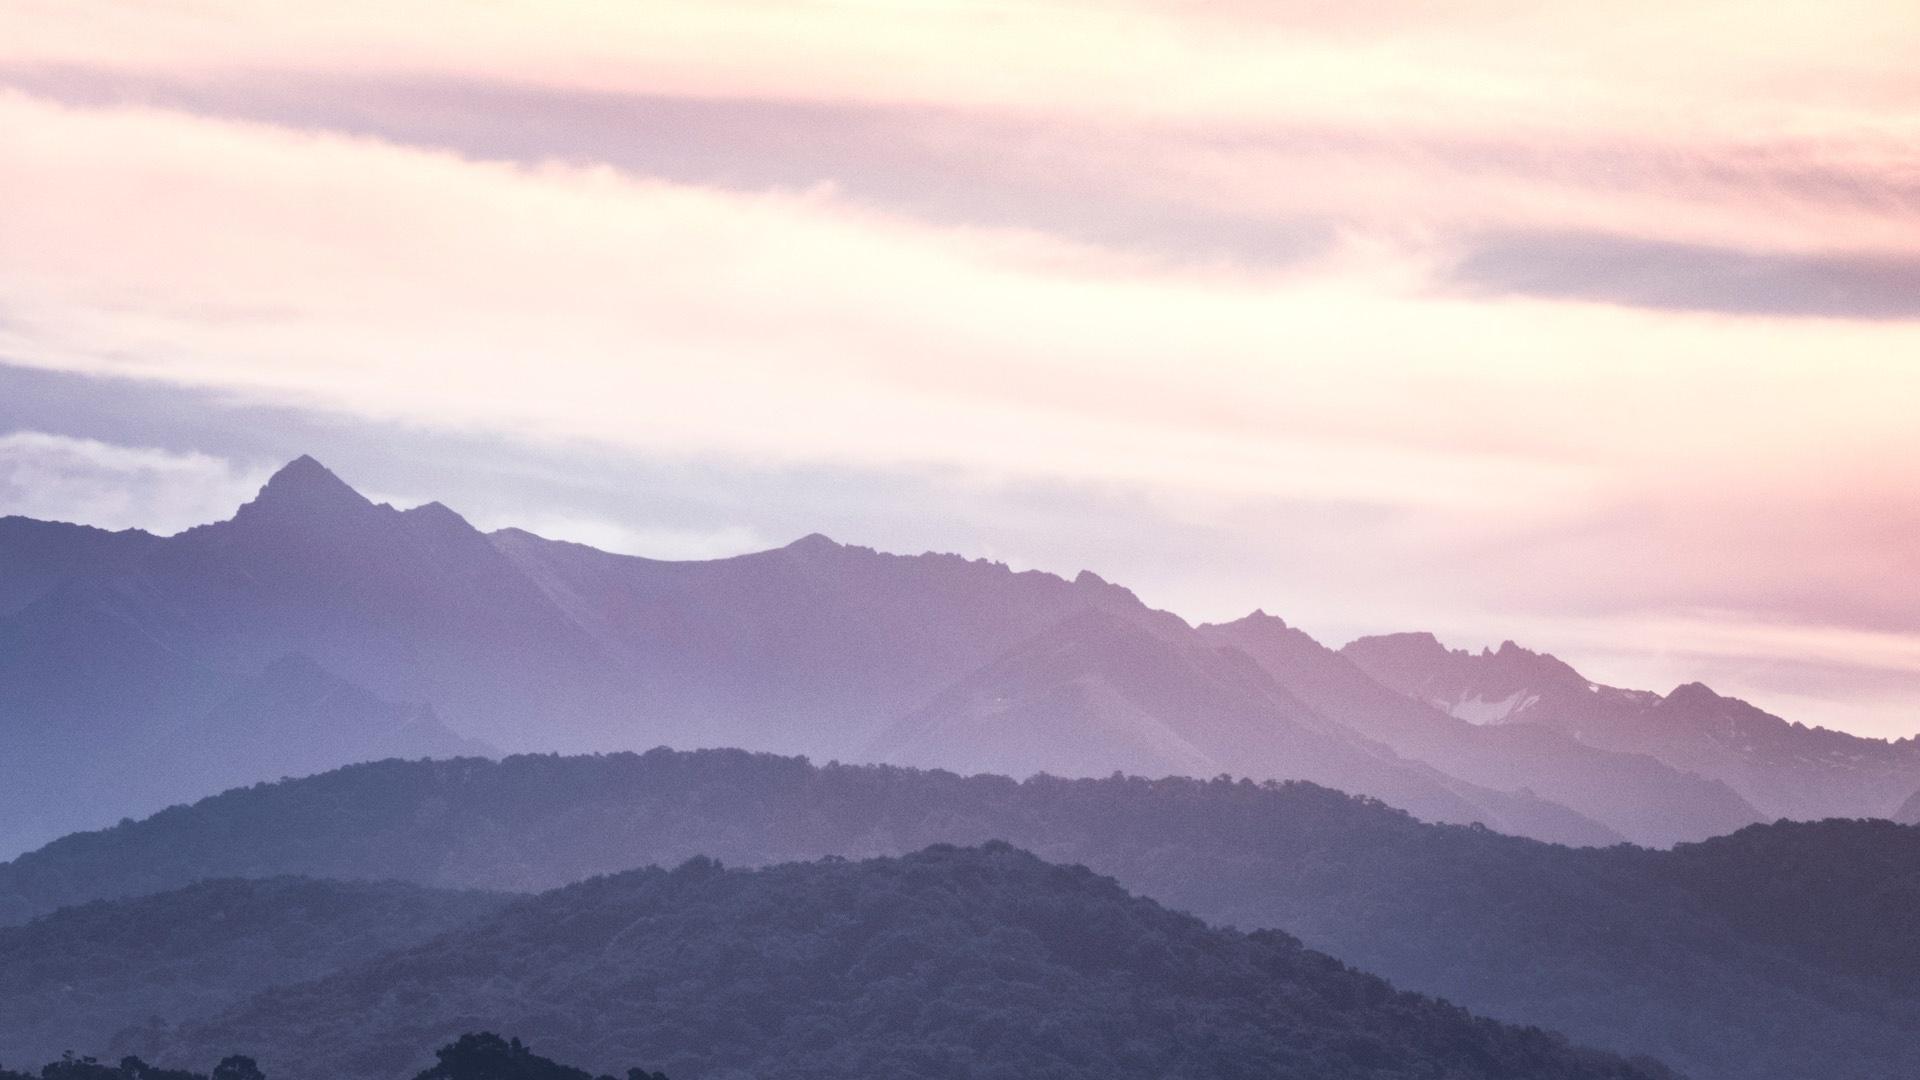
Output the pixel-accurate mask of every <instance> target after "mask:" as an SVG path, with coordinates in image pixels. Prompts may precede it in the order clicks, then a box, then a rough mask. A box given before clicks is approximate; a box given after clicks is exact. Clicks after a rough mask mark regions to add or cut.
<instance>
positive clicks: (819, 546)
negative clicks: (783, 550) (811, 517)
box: [787, 532, 840, 553]
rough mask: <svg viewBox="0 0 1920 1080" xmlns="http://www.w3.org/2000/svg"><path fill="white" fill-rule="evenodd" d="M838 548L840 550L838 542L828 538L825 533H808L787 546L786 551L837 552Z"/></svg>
mask: <svg viewBox="0 0 1920 1080" xmlns="http://www.w3.org/2000/svg"><path fill="white" fill-rule="evenodd" d="M839 548H840V544H839V542H838V541H836V540H834V538H833V537H831V536H828V535H827V534H825V533H817V532H814V533H808V534H807V535H805V536H803V537H801V538H800V539H798V540H795V541H794V542H793V543H791V544H788V545H787V550H788V551H798V552H802V553H805V552H821V551H837V550H839Z"/></svg>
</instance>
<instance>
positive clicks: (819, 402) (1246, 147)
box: [0, 0, 1920, 736]
mask: <svg viewBox="0 0 1920 1080" xmlns="http://www.w3.org/2000/svg"><path fill="white" fill-rule="evenodd" d="M396 7H399V8H400V9H401V10H399V11H398V12H397V13H396ZM1443 9H1444V12H1445V15H1446V17H1445V18H1444V19H1442V18H1440V15H1441V13H1442V11H1443ZM1916 55H1920V6H1916V5H1913V4H1911V3H1892V2H1879V3H1866V2H1855V3H1838V4H1836V3H1822V4H1818V5H1814V4H1768V5H1763V6H1760V7H1758V8H1756V6H1755V5H1750V4H1733V3H1696V4H1688V5H1682V6H1681V10H1676V9H1675V5H1672V4H1653V3H1639V2H1631V3H1625V4H1610V5H1592V4H1567V3H1547V4H1538V3H1534V4H1519V3H1503V2H1478V3H1469V4H1455V5H1422V4H1397V3H1356V4H1337V3H1321V2H1311V0H1295V2H1285V3H1278V4H1240V3H1232V2H1219V3H1200V4H1175V3H1170V2H1169V3H1151V2H1147V0H1135V2H1131V3H1118V4H1108V5H1103V6H1101V7H1100V8H1099V9H1098V10H1097V11H1096V10H1095V9H1094V8H1092V7H1090V6H1087V5H1079V4H1054V3H993V4H952V3H924V4H880V3H856V2H838V3H829V2H813V3H778V4H771V3H756V2H741V3H699V4H665V3H618V4H615V3H586V2H576V3H552V2H539V3H535V2H531V0H526V2H499V3H490V4H484V5H474V4H451V3H425V4H410V5H400V6H396V5H394V4H392V3H378V4H376V3H370V2H357V0H356V2H335V3H310V4H308V3H272V4H239V3H223V2H217V0H188V2H181V3H164V4H163V3H150V2H128V3H104V2H93V3H89V2H56V0H44V2H41V0H26V2H18V0H16V2H12V3H4V4H0V514H3V513H21V514H27V515H30V516H36V517H57V518H68V519H76V520H83V521H91V522H94V523H98V524H102V525H105V526H109V527H127V526H136V525H137V526H144V527H149V528H154V529H161V530H172V529H178V528H181V527H184V526H185V525H188V524H191V523H194V522H195V521H199V520H208V519H210V518H212V517H216V516H225V515H226V514H227V512H228V511H230V509H231V505H230V503H231V501H234V500H238V499H242V498H245V497H246V496H247V492H248V491H249V490H250V489H251V488H252V487H254V486H257V484H258V482H259V479H260V477H261V476H262V475H264V470H266V469H267V468H269V467H270V466H272V465H274V464H277V463H278V462H279V461H280V460H284V459H285V458H286V457H290V456H291V455H292V454H294V453H300V452H303V451H304V450H305V449H307V447H306V446H302V445H293V435H292V433H291V432H289V434H288V439H289V443H288V445H279V444H275V443H272V442H271V440H270V439H263V438H261V437H256V436H249V439H248V440H240V439H238V438H237V437H227V436H223V435H221V434H220V432H221V430H222V426H223V423H226V422H223V420H222V419H221V418H222V417H239V416H242V415H255V414H257V411H259V410H275V411H276V415H293V416H299V417H304V418H306V422H309V423H311V424H313V425H314V426H315V428H318V429H325V430H327V431H331V432H333V435H331V436H328V437H331V438H336V439H337V440H338V441H339V444H340V445H342V446H353V445H357V444H364V443H366V442H369V441H371V442H378V441H379V440H382V439H388V438H392V439H395V440H398V439H401V438H402V437H403V436H404V438H405V439H409V440H419V441H424V442H426V443H434V442H435V441H440V442H441V443H442V444H444V445H447V446H453V445H464V443H465V441H473V442H480V443H485V444H488V445H489V446H491V447H493V448H494V450H493V453H494V455H495V456H494V457H492V458H489V459H488V460H487V461H485V462H480V461H478V459H474V460H475V462H476V463H475V464H473V466H472V470H473V471H472V472H471V473H470V474H469V475H468V479H467V480H466V481H464V482H465V483H466V484H467V485H468V489H469V490H471V491H473V492H474V496H473V502H472V503H471V504H469V505H462V506H460V507H459V509H461V510H462V511H464V512H467V513H468V514H469V515H470V516H471V517H472V518H473V519H474V520H475V522H476V523H478V524H484V525H487V526H490V527H498V526H502V525H507V524H525V525H528V526H530V527H534V528H545V529H547V530H548V531H553V532H556V533H565V534H569V535H570V536H572V537H576V538H580V539H586V540H589V541H590V542H595V543H603V544H610V545H612V546H624V547H626V548H628V549H630V550H634V551H636V552H639V553H643V554H654V555H661V556H668V557H687V556H705V555H718V554H731V553H735V552H737V551H741V550H746V549H748V548H751V547H754V546H757V545H761V544H769V543H784V542H786V541H788V540H790V539H792V538H793V536H795V535H799V533H800V532H802V531H806V530H805V529H800V528H795V527H794V521H795V517H794V514H793V513H792V511H791V507H784V506H782V505H780V504H779V502H778V500H777V499H775V498H772V497H768V498H761V497H759V495H758V494H757V493H758V492H761V491H770V490H774V489H778V488H782V487H785V486H787V485H794V486H802V485H804V486H807V487H809V489H810V490H821V491H826V492H830V493H831V498H830V500H829V501H828V502H826V503H823V504H821V506H820V507H819V509H818V513H817V515H816V516H818V517H819V518H820V519H821V521H820V525H819V527H820V528H822V529H823V530H824V531H827V532H830V533H831V534H832V535H834V536H835V538H836V539H839V540H842V541H846V542H850V543H860V544H871V545H874V546H877V547H881V548H885V549H893V550H913V551H918V550H921V549H923V548H929V547H935V548H946V547H960V548H961V549H962V551H963V553H965V554H968V555H974V556H986V557H991V558H996V559H1002V560H1005V561H1007V562H1010V563H1012V564H1014V565H1016V566H1021V567H1040V568H1044V569H1049V570H1054V571H1059V572H1063V573H1065V574H1067V575H1069V576H1070V575H1071V574H1072V573H1074V572H1075V571H1077V570H1079V569H1081V568H1082V567H1090V568H1093V569H1096V570H1098V571H1099V572H1100V573H1101V574H1102V575H1104V576H1106V577H1108V578H1110V579H1113V580H1116V581H1125V582H1127V583H1128V584H1130V585H1132V586H1134V587H1135V588H1137V589H1138V591H1139V592H1140V593H1141V596H1142V598H1143V599H1145V600H1146V601H1148V602H1149V603H1152V604H1154V605H1157V606H1161V607H1165V608H1168V609H1170V610H1173V611H1175V612H1177V613H1179V614H1181V615H1183V616H1187V617H1189V618H1192V619H1195V620H1198V619H1203V618H1204V619H1218V618H1230V617H1237V616H1238V615H1241V614H1244V613H1245V611H1246V610H1248V609H1251V608H1253V607H1255V606H1262V607H1265V608H1266V609H1267V610H1269V611H1274V612H1277V613H1279V614H1281V615H1283V616H1284V617H1286V618H1287V619H1288V620H1289V621H1290V622H1294V623H1296V624H1298V625H1301V626H1303V627H1305V628H1306V629H1308V630H1309V631H1311V632H1313V633H1314V634H1315V635H1316V636H1318V637H1320V638H1321V639H1323V640H1329V641H1332V642H1334V643H1336V644H1337V643H1338V642H1339V641H1342V640H1344V639H1345V638H1347V637H1351V636H1356V635H1358V634H1361V633H1372V632H1380V631H1385V630H1401V629H1430V630H1433V631H1435V632H1436V633H1437V634H1439V635H1440V637H1441V638H1442V639H1443V640H1445V641H1447V642H1449V643H1450V644H1455V645H1461V646H1465V645H1472V646H1475V647H1478V646H1479V645H1482V644H1494V643H1497V642H1498V641H1499V640H1501V639H1502V638H1509V637H1510V638H1515V639H1519V640H1522V641H1525V642H1526V643H1528V644H1530V645H1533V646H1535V647H1538V648H1542V649H1551V650H1553V651H1554V652H1556V653H1558V654H1559V655H1561V656H1563V657H1566V658H1567V659H1569V660H1570V661H1572V662H1575V663H1576V664H1577V666H1579V667H1580V668H1581V670H1582V671H1585V672H1588V673H1589V674H1591V675H1593V676H1595V677H1598V678H1604V679H1606V680H1608V681H1612V682H1617V683H1620V684H1623V685H1631V686H1645V687H1647V688H1650V689H1657V690H1660V691H1663V692H1664V691H1666V690H1668V689H1670V688H1671V687H1672V685H1673V684H1674V683H1676V682H1680V681H1686V680H1691V679H1696V678H1697V679H1702V680H1705V681H1707V682H1711V683H1712V684H1713V685H1714V686H1715V687H1716V688H1717V689H1719V690H1720V691H1721V692H1723V693H1726V694H1731V695H1737V696H1740V697H1744V698H1747V699H1749V700H1752V701H1753V702H1755V703H1756V704H1759V705H1761V706H1763V707H1766V708H1769V709H1770V710H1772V711H1775V712H1779V713H1781V714H1782V715H1785V716H1788V717H1790V718H1792V719H1796V720H1802V721H1805V722H1806V723H1809V724H1816V723H1817V724H1825V725H1827V726H1833V727H1842V728H1846V729H1850V730H1854V731H1858V732H1861V733H1866V734H1873V735H1891V736H1905V735H1911V734H1914V733H1915V732H1916V731H1920V713H1916V711H1915V709H1914V708H1913V706H1912V702H1913V701H1914V700H1915V695H1916V693H1920V629H1916V628H1920V590H1916V589H1915V587H1914V582H1915V581H1916V579H1917V578H1920V483H1917V482H1916V467H1915V462H1916V461H1920V422H1917V421H1916V412H1917V411H1920V67H1916V65H1915V64H1914V62H1913V60H1914V57H1915V56H1916ZM76 379H86V380H91V381H90V382H89V385H101V386H105V385H112V386H114V387H116V388H117V389H116V393H117V394H119V395H120V396H119V397H117V398H115V400H116V401H119V402H123V404H118V405H115V406H113V407H112V408H110V409H109V408H106V407H98V408H90V409H88V410H82V409H77V408H75V407H70V406H68V405H62V404H61V401H63V400H64V399H63V398H62V397H61V395H60V391H59V387H60V386H62V385H66V382H65V381H67V380H76ZM9 388H12V389H11V390H10V389H9ZM35 388H38V389H35ZM182 401H188V402H191V407H192V409H194V410H198V411H196V412H194V413H193V417H194V418H193V419H192V420H191V421H186V420H182V419H180V418H181V416H182V415H184V413H183V411H182V410H183V408H185V407H184V406H182V405H180V402H182ZM238 422H239V421H238V420H232V421H230V423H231V424H235V425H237V424H238ZM396 433H399V434H396ZM395 445H398V442H396V443H395ZM569 455H579V456H583V457H590V458H592V459H594V460H596V461H602V462H611V463H612V465H611V466H609V471H608V473H607V475H608V477H609V478H610V479H608V480H607V481H606V490H607V494H606V497H605V498H599V497H592V496H590V495H585V494H581V493H580V492H578V491H573V490H571V489H566V488H563V487H560V486H554V487H552V488H550V489H549V490H548V491H547V492H546V497H547V498H548V500H549V501H548V502H547V503H546V504H545V505H543V506H542V507H541V508H539V509H537V510H536V511H532V512H529V511H527V510H525V509H524V508H523V505H524V500H516V501H515V502H514V503H511V504H509V503H506V502H504V501H502V502H501V503H498V504H489V503H488V502H487V497H486V495H485V492H486V491H487V490H490V489H491V488H492V487H493V486H494V485H496V484H498V483H505V482H506V481H503V480H499V479H498V477H500V476H509V475H511V476H520V477H523V478H524V477H537V476H539V475H540V474H541V472H542V470H547V469H551V468H553V465H552V463H553V462H555V461H557V460H561V459H563V458H566V457H568V456H569ZM340 456H341V455H334V458H335V459H338V458H339V457H340ZM622 464H626V465H631V466H632V467H634V468H636V469H639V468H641V467H643V466H644V468H646V469H649V470H655V472H654V473H653V474H652V475H654V476H655V477H656V481H655V482H657V483H658V485H659V487H658V488H657V489H648V488H644V487H628V488H625V489H622V488H621V487H620V485H621V483H622V481H620V480H618V479H617V477H618V475H619V466H621V465H622ZM348 465H349V467H348V468H347V469H346V470H345V471H346V472H347V473H349V476H348V478H349V479H351V480H355V481H357V482H360V483H362V484H363V485H364V488H363V489H364V490H368V491H370V492H373V491H377V492H379V493H380V494H381V496H382V497H385V498H391V499H394V500H396V501H401V502H407V501H420V500H421V499H424V498H430V497H435V496H436V495H437V493H438V492H439V491H440V490H442V489H443V487H444V486H445V483H446V482H445V481H444V475H445V473H446V472H447V470H446V469H445V468H441V469H440V471H439V472H429V471H425V470H423V469H422V468H420V467H418V466H417V464H416V465H415V466H409V464H408V463H407V462H406V461H404V460H384V461H382V460H381V459H379V458H376V457H372V456H369V457H367V458H366V459H364V465H365V473H364V475H361V474H356V473H354V472H353V469H352V468H351V465H352V461H351V459H350V458H348ZM489 470H491V471H489ZM662 470H664V472H662ZM676 470H678V471H681V472H683V473H686V474H693V473H698V474H700V475H702V476H712V477H727V478H731V479H732V480H733V481H735V482H737V483H738V484H739V485H740V486H739V487H738V489H737V490H738V491H739V492H740V494H739V495H737V496H735V497H732V498H731V499H730V500H729V499H722V498H714V499H709V500H706V501H695V500H689V499H680V498H677V497H675V498H669V497H668V496H667V493H668V491H669V488H670V487H671V482H670V480H666V479H659V477H660V476H662V475H667V474H674V475H679V473H676V472H675V471H676ZM535 482H536V481H533V480H529V481H527V483H528V484H530V485H531V484H534V483H535ZM632 483H633V484H635V485H638V484H639V483H640V482H639V481H637V480H636V481H632ZM675 490H677V489H675ZM903 492H910V493H911V495H903V494H902V493H903ZM616 494H618V495H623V496H624V498H615V497H614V495H616ZM914 500H921V501H918V502H916V501H914ZM509 506H514V507H522V508H520V509H515V510H513V511H511V512H509V511H508V509H507V507H509ZM955 521H960V522H966V523H969V524H968V526H967V527H966V529H965V530H964V532H961V533H959V534H956V532H955V529H954V528H950V527H949V525H950V524H951V523H952V522H955Z"/></svg>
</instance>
